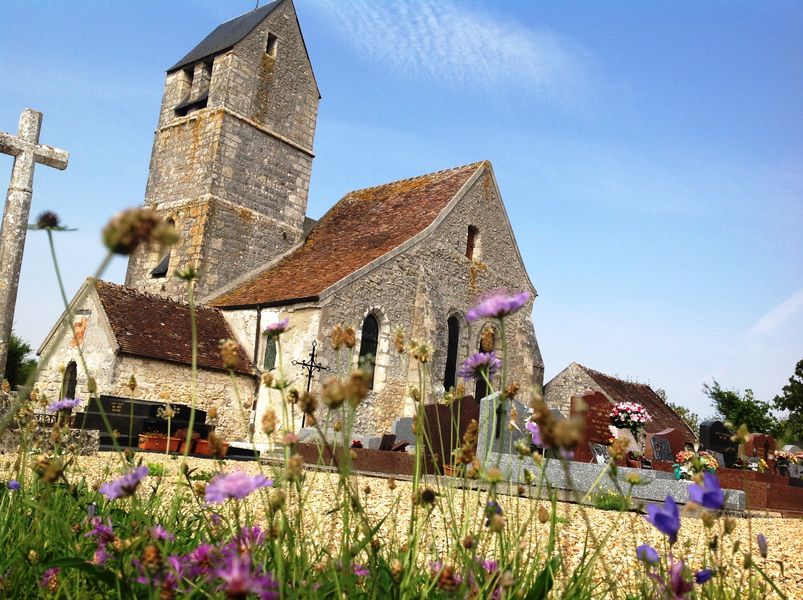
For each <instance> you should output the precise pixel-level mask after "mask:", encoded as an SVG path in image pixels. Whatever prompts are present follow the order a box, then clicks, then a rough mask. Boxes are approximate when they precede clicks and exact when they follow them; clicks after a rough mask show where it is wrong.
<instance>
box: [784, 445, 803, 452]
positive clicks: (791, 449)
mask: <svg viewBox="0 0 803 600" xmlns="http://www.w3.org/2000/svg"><path fill="white" fill-rule="evenodd" d="M781 450H783V451H784V452H788V453H789V454H797V453H798V452H801V450H800V446H796V445H794V444H786V446H784V447H783V448H781Z"/></svg>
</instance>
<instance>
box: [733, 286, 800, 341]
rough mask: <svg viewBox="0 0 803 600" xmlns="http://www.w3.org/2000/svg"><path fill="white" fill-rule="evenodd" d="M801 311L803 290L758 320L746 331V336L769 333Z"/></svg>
mask: <svg viewBox="0 0 803 600" xmlns="http://www.w3.org/2000/svg"><path fill="white" fill-rule="evenodd" d="M801 310H803V289H799V290H798V291H796V292H795V293H794V294H792V295H791V296H790V297H789V298H787V299H786V300H784V301H783V302H781V303H780V304H779V305H777V306H775V307H774V308H772V309H771V310H770V311H769V312H767V313H766V314H765V315H763V316H762V317H761V318H759V319H758V320H757V321H756V322H755V323H754V324H753V326H752V327H751V328H750V329H749V330H748V332H747V335H764V334H766V333H770V332H772V331H773V330H775V329H777V328H778V327H780V326H781V325H782V324H784V323H785V322H786V321H788V320H789V319H791V318H792V317H794V316H795V315H797V314H798V313H799V312H800V311H801Z"/></svg>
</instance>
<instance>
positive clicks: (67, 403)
mask: <svg viewBox="0 0 803 600" xmlns="http://www.w3.org/2000/svg"><path fill="white" fill-rule="evenodd" d="M79 404H81V399H80V398H64V400H58V401H56V402H52V403H51V404H49V405H48V407H47V412H52V413H54V412H59V411H60V410H72V409H73V408H75V407H76V406H78V405H79Z"/></svg>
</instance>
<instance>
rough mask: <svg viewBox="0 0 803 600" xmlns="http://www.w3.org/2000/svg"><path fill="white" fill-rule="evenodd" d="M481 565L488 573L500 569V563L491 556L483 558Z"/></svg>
mask: <svg viewBox="0 0 803 600" xmlns="http://www.w3.org/2000/svg"><path fill="white" fill-rule="evenodd" d="M480 566H481V567H482V569H483V571H485V572H486V573H494V572H496V571H498V570H499V563H498V562H496V561H495V560H491V559H489V558H486V559H485V560H483V561H482V563H480Z"/></svg>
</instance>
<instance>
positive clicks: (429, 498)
mask: <svg viewBox="0 0 803 600" xmlns="http://www.w3.org/2000/svg"><path fill="white" fill-rule="evenodd" d="M437 497H438V494H437V492H436V491H435V490H433V489H432V488H430V487H425V488H424V489H423V490H421V491H420V492H419V495H418V500H419V503H420V504H423V505H425V506H426V505H432V504H435V500H436V499H437Z"/></svg>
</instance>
